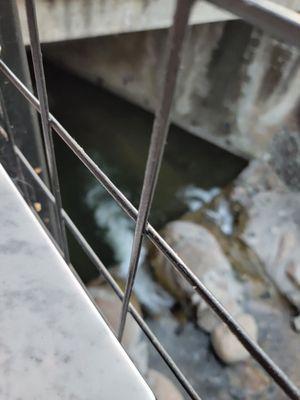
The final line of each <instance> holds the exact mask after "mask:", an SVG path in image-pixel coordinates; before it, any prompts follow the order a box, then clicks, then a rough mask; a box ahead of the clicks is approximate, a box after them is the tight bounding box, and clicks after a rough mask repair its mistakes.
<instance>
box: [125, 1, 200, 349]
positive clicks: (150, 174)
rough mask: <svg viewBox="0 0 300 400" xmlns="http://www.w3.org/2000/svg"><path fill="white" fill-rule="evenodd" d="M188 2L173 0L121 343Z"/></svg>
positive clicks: (159, 162) (129, 274)
mask: <svg viewBox="0 0 300 400" xmlns="http://www.w3.org/2000/svg"><path fill="white" fill-rule="evenodd" d="M191 4H192V1H191V0H177V5H176V11H175V15H174V20H173V25H172V27H171V28H170V31H169V35H168V42H167V64H166V69H165V72H164V83H163V91H162V96H161V98H160V102H159V104H158V109H157V112H156V116H155V120H154V124H153V129H152V134H151V142H150V147H149V153H148V160H147V165H146V171H145V177H144V183H143V188H142V194H141V200H140V205H139V213H138V218H137V222H136V228H135V232H134V239H133V244H132V251H131V258H130V264H129V273H128V278H127V282H126V288H125V295H124V300H123V305H122V314H121V320H120V327H119V333H118V338H119V340H120V341H121V340H122V336H123V332H124V327H125V323H126V315H127V311H128V305H129V301H130V296H131V292H132V288H133V284H134V279H135V275H136V271H137V268H138V261H139V256H140V252H141V246H142V241H143V235H144V230H145V226H146V223H147V219H148V216H149V212H150V208H151V203H152V199H153V194H154V191H155V187H156V182H157V177H158V173H159V169H160V165H161V161H162V157H163V152H164V147H165V143H166V138H167V134H168V129H169V120H170V111H171V105H172V100H173V96H174V92H175V87H176V79H177V74H178V69H179V65H180V58H181V50H182V47H183V41H184V36H185V32H186V28H187V25H188V18H189V13H190V9H191Z"/></svg>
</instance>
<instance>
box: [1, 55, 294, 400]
mask: <svg viewBox="0 0 300 400" xmlns="http://www.w3.org/2000/svg"><path fill="white" fill-rule="evenodd" d="M0 71H1V72H2V73H3V74H4V75H5V76H6V77H7V78H8V79H9V80H10V81H11V82H12V83H13V84H14V86H15V87H16V88H17V89H18V90H19V91H20V93H22V95H23V96H24V97H25V98H26V99H27V100H28V101H29V102H30V103H31V104H32V105H33V107H34V108H35V109H36V110H37V111H39V112H41V107H40V103H39V101H38V99H37V98H36V97H35V96H34V95H33V94H32V93H31V92H30V90H29V89H28V88H27V87H26V86H25V85H24V84H23V83H22V82H21V81H20V79H19V78H18V77H17V76H16V75H15V74H14V73H13V72H12V71H11V70H10V69H9V68H8V66H7V65H6V64H5V63H4V62H3V60H1V59H0ZM50 122H51V126H52V128H53V129H54V131H55V132H56V133H57V134H58V135H59V136H60V137H61V139H62V140H63V141H64V142H65V143H66V144H67V146H68V147H69V148H70V149H71V150H72V151H73V153H74V154H75V155H76V156H77V157H78V158H79V159H80V160H81V161H82V163H83V164H84V165H85V166H86V167H87V169H88V170H89V171H90V172H91V173H92V174H93V176H94V177H95V178H96V179H97V181H98V182H99V183H101V185H102V186H103V187H104V188H105V189H106V190H107V192H108V193H110V195H111V196H112V197H113V198H114V199H115V201H116V202H117V204H118V205H119V206H120V207H121V208H122V209H123V210H124V212H125V213H126V214H127V215H128V216H129V217H130V218H132V219H133V220H134V221H136V219H137V215H138V211H137V209H136V208H135V207H134V206H133V205H132V204H131V203H130V201H129V200H128V199H127V198H126V197H125V196H124V194H123V193H122V192H121V191H120V190H119V189H118V188H117V187H116V186H115V185H114V184H113V182H112V181H111V180H110V179H109V178H108V177H107V176H106V175H105V174H104V172H103V171H102V170H101V169H100V168H99V166H98V165H97V164H96V163H95V162H94V161H93V160H92V159H91V157H90V156H89V155H88V154H87V153H86V152H85V151H84V150H83V148H82V147H81V146H80V145H79V144H78V143H77V142H76V140H75V139H74V138H73V137H72V136H71V135H70V134H69V133H68V131H67V130H66V129H65V128H64V127H63V126H62V125H61V124H60V123H59V122H58V121H57V119H56V118H55V117H54V116H53V115H51V114H50ZM145 232H146V234H147V236H148V238H149V239H150V240H151V241H152V243H153V244H154V245H155V246H156V247H157V248H158V249H159V250H160V251H161V252H162V253H163V254H164V255H165V257H166V258H167V259H168V260H169V261H170V263H171V265H172V266H173V268H174V269H175V270H176V271H178V273H180V275H181V276H182V277H183V278H184V279H185V280H186V281H187V282H189V283H190V284H191V286H192V287H193V289H194V290H195V292H197V293H198V294H199V295H200V296H201V297H202V298H203V299H204V301H205V302H206V303H207V304H208V305H209V306H210V307H211V308H212V309H213V310H214V312H215V313H216V314H217V315H218V316H219V317H220V319H221V320H222V321H223V322H224V323H225V324H226V325H227V326H228V328H229V329H230V330H231V332H232V333H233V334H234V335H235V336H236V337H237V338H238V340H239V341H240V342H241V343H242V344H243V346H244V347H245V348H246V349H247V350H248V351H249V353H250V354H251V355H252V357H253V358H254V359H255V360H256V361H257V362H258V363H259V364H260V365H261V366H262V368H263V369H264V370H265V371H266V372H267V373H268V374H269V375H270V376H271V378H272V379H273V380H274V381H275V382H276V383H277V384H278V386H279V387H281V388H282V390H283V391H284V392H285V394H286V395H287V396H288V397H289V398H290V399H293V400H299V399H300V390H299V389H298V388H297V386H296V385H295V384H294V383H293V382H292V381H291V380H290V379H289V377H288V376H287V375H286V374H285V373H284V372H283V371H282V370H281V368H279V366H278V365H277V364H275V363H274V361H273V360H272V359H271V358H270V357H269V356H268V355H267V354H266V353H265V352H264V350H263V349H262V348H261V347H260V346H259V345H258V344H257V343H256V342H255V341H253V340H252V339H251V338H250V337H249V335H248V334H247V333H246V332H245V330H244V329H243V328H241V326H240V325H239V324H238V323H237V322H236V321H235V319H234V318H233V317H232V316H231V314H230V313H229V312H228V311H227V310H226V309H225V308H224V307H223V305H222V304H221V303H220V302H219V301H218V300H217V298H216V297H215V296H214V295H213V294H212V293H211V292H210V291H209V290H208V289H207V287H206V286H205V285H204V284H203V283H202V282H201V281H200V280H199V278H197V277H196V276H195V274H193V272H192V271H191V270H190V269H189V268H188V267H187V265H186V264H185V263H184V262H183V260H182V259H181V258H180V257H179V256H178V255H177V254H176V253H175V251H174V250H173V249H172V248H171V247H170V246H169V245H168V243H167V242H166V241H165V240H164V239H163V238H162V237H161V236H160V235H159V234H158V233H157V232H156V230H155V229H154V228H153V227H152V226H151V225H150V224H149V223H147V224H146V228H145Z"/></svg>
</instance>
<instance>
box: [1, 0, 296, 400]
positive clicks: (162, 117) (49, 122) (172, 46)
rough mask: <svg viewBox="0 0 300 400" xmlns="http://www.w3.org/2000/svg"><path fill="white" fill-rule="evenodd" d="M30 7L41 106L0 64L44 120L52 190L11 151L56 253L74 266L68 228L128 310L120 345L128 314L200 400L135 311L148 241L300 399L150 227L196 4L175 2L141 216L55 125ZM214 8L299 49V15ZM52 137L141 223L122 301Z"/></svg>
mask: <svg viewBox="0 0 300 400" xmlns="http://www.w3.org/2000/svg"><path fill="white" fill-rule="evenodd" d="M25 3H26V13H27V20H28V29H29V33H30V45H31V54H32V59H33V66H34V75H35V81H36V87H37V93H38V98H37V97H35V96H34V95H33V94H32V92H31V91H30V90H29V89H28V88H27V87H26V86H25V85H24V84H23V83H22V82H21V81H20V80H19V79H18V77H17V76H16V75H15V74H14V73H13V72H12V70H11V69H10V68H9V66H8V65H6V63H5V62H4V61H3V60H2V59H0V71H1V73H2V74H3V75H4V76H5V77H6V78H7V79H8V80H9V81H10V82H11V83H12V84H13V85H14V86H15V87H16V88H17V89H18V91H19V92H20V93H21V94H22V95H23V96H24V97H25V98H26V99H27V101H28V102H29V103H30V104H31V105H32V106H33V107H34V108H35V109H36V110H37V111H38V112H39V113H40V114H41V120H42V130H43V138H44V145H45V150H46V160H47V165H48V169H49V176H50V188H49V187H48V186H47V185H46V184H45V183H44V182H43V180H42V179H41V178H40V176H39V175H38V174H37V173H36V171H35V170H34V168H33V167H32V166H31V164H30V163H29V161H28V160H27V159H26V157H25V156H24V154H23V152H22V151H21V150H20V148H19V147H18V146H17V145H16V144H13V149H14V152H15V155H16V157H17V158H18V160H19V161H20V162H21V163H22V165H23V166H24V167H25V169H26V170H27V171H28V173H30V175H31V176H32V178H33V179H34V180H35V182H36V183H37V184H38V185H39V187H40V189H41V190H42V191H43V192H44V194H45V195H46V196H47V198H48V199H49V201H50V202H51V203H53V204H54V205H55V208H56V214H55V215H56V218H57V220H58V226H59V237H58V243H57V245H58V246H59V248H60V250H61V253H62V254H63V256H64V258H65V260H66V262H67V263H68V264H69V263H70V259H69V253H68V244H67V238H66V232H65V228H66V227H67V228H68V230H69V231H70V232H71V233H72V234H73V236H74V237H75V239H76V240H77V241H78V243H79V244H80V245H81V247H82V249H83V250H84V252H85V253H86V254H87V256H88V257H89V259H90V260H91V261H92V262H93V264H94V265H95V266H96V267H97V269H98V270H99V272H101V274H102V275H103V277H104V278H105V279H106V281H107V282H108V283H109V285H110V286H111V287H112V289H113V290H114V292H115V293H116V294H117V296H118V297H119V298H120V300H121V301H122V302H123V303H122V314H121V319H120V327H119V332H118V338H119V340H120V341H122V336H123V332H124V326H125V323H126V318H127V314H128V312H129V313H130V314H131V315H132V316H133V318H134V319H135V320H136V322H137V323H138V325H139V326H140V327H141V329H142V330H143V332H144V333H145V334H146V336H147V337H148V339H149V340H150V342H151V343H152V345H153V346H154V347H155V348H156V350H157V351H158V353H159V354H160V355H161V357H162V359H163V360H164V361H165V363H166V364H167V365H168V367H169V368H170V369H171V371H172V372H173V373H174V375H175V376H176V378H177V379H178V381H179V383H180V384H181V386H182V387H183V388H184V390H185V391H186V393H187V394H188V395H189V397H190V398H191V399H197V400H199V399H200V396H199V395H198V394H197V393H196V391H195V390H194V389H193V387H192V385H191V384H190V382H189V380H188V379H187V378H186V377H185V376H184V375H183V373H182V372H181V371H180V369H179V368H178V366H177V365H176V364H175V362H174V361H173V360H172V358H171V357H170V355H169V354H168V353H167V351H166V350H165V349H164V347H163V346H162V345H161V343H160V341H159V340H158V338H157V337H156V336H155V335H154V334H153V332H152V331H151V330H150V328H149V327H148V325H147V324H146V322H145V321H144V320H143V319H142V317H141V316H140V315H139V314H138V312H137V311H136V310H135V308H134V307H133V306H132V305H131V304H130V297H131V294H132V290H133V286H134V280H135V275H136V272H137V268H138V261H139V256H140V250H141V244H142V240H143V237H144V236H147V237H148V238H149V239H150V240H151V241H152V242H153V244H154V245H155V246H156V247H157V248H158V249H159V250H160V251H161V252H162V253H163V254H164V255H165V257H166V258H167V259H168V260H169V261H170V263H171V265H172V266H173V268H174V269H175V270H176V271H178V272H179V273H180V274H181V275H182V276H183V278H184V279H185V280H186V281H187V282H189V284H190V285H191V286H192V287H193V289H194V290H195V292H197V293H198V294H199V295H200V296H201V297H202V298H203V299H204V300H205V301H206V302H207V303H208V305H209V306H210V307H211V308H212V309H213V310H214V311H215V313H216V314H217V315H218V316H219V317H220V318H221V320H222V321H223V322H224V323H225V324H226V325H227V326H228V328H229V329H230V330H231V332H232V333H233V334H234V335H235V336H236V337H237V338H238V340H239V341H240V342H241V343H242V344H243V345H244V347H245V348H246V349H247V350H248V352H249V353H250V354H251V355H252V357H253V358H254V359H255V360H256V361H257V362H258V363H259V364H260V365H261V366H262V367H263V368H264V370H265V371H266V372H267V373H268V374H269V375H270V376H271V377H272V379H273V380H274V382H276V383H277V384H278V386H279V387H281V389H282V390H283V391H284V392H285V393H286V395H287V396H288V397H289V398H291V399H300V391H299V389H298V388H297V387H296V386H295V384H294V383H293V382H292V381H291V380H290V379H289V378H288V377H287V376H286V374H285V373H284V372H283V371H282V370H281V369H280V368H279V367H278V365H276V364H275V363H274V362H273V361H272V360H271V359H270V357H269V356H268V355H267V354H266V353H265V352H264V351H263V349H262V348H261V347H260V346H259V345H258V344H257V343H256V342H254V341H253V340H252V339H251V338H250V337H249V336H248V334H247V333H246V332H245V331H244V330H243V329H242V328H241V327H240V326H239V324H238V323H237V322H236V321H235V319H234V318H233V317H232V316H231V314H230V313H229V312H228V311H227V310H226V309H225V308H224V307H223V306H222V304H220V302H219V301H218V300H217V299H216V297H215V296H214V295H213V293H211V292H210V291H209V290H208V289H207V288H206V286H205V285H204V284H203V283H202V282H201V281H200V280H199V279H198V278H197V277H196V276H195V275H194V274H193V273H192V271H191V270H190V269H189V268H188V266H187V265H186V264H185V263H184V262H183V261H182V260H181V259H180V258H179V256H178V255H177V254H176V253H175V252H174V251H173V250H172V248H171V247H170V246H169V245H168V244H167V243H166V242H165V241H164V239H163V238H162V237H161V236H160V235H159V234H158V233H157V232H156V230H155V229H154V228H153V227H152V226H151V225H150V223H149V222H148V216H149V212H150V209H151V203H152V199H153V195H154V192H155V187H156V181H157V177H158V174H159V170H160V164H161V161H162V158H163V152H164V146H165V142H166V138H167V133H168V128H169V118H170V111H171V105H172V99H173V95H174V91H175V87H176V80H177V74H178V69H179V66H180V55H181V50H182V46H183V42H184V36H185V31H186V28H187V25H188V18H189V13H190V9H191V7H192V3H193V2H192V1H191V0H177V5H176V11H175V15H174V20H173V25H172V26H171V28H170V30H169V35H168V42H167V53H166V55H167V57H166V66H165V70H164V84H163V86H162V92H161V94H160V97H159V102H158V108H157V111H156V115H155V120H154V124H153V130H152V134H151V142H150V146H149V152H148V160H147V165H146V169H145V176H144V183H143V188H142V192H141V199H140V205H139V209H138V210H137V209H136V208H135V207H134V206H133V205H132V204H131V203H130V202H129V200H128V199H127V198H126V197H125V196H124V194H123V193H122V192H121V191H120V190H119V189H118V188H117V187H116V186H115V185H114V184H113V183H112V182H111V181H110V179H109V178H108V177H107V176H106V175H105V174H104V172H103V171H102V170H101V168H100V167H99V166H98V165H97V164H96V163H95V162H94V161H93V160H92V159H91V157H90V156H89V155H88V154H87V153H86V152H85V151H84V150H83V149H82V148H81V147H80V145H79V144H78V143H77V142H76V141H75V140H74V138H73V137H72V136H71V135H70V134H69V133H68V132H67V130H66V129H65V128H64V127H63V126H62V125H61V124H60V123H59V122H58V121H57V119H55V117H54V116H53V115H52V114H50V112H49V107H48V99H47V90H46V81H45V76H44V70H43V62H42V53H41V45H40V41H39V34H38V25H37V18H36V11H35V6H34V0H25ZM212 3H215V4H217V5H220V6H222V7H223V8H225V9H227V10H229V11H231V12H234V13H236V14H237V15H239V16H241V17H243V18H244V19H246V20H248V21H249V22H251V23H253V24H254V25H256V26H258V27H260V28H262V29H265V30H267V31H268V32H269V33H272V34H275V35H276V36H277V37H278V38H281V39H283V40H285V41H287V42H288V43H289V44H292V45H297V46H300V18H299V16H298V15H297V13H295V12H292V11H287V10H286V9H285V8H283V7H280V6H277V5H274V4H273V3H271V2H269V1H267V0H222V1H221V0H212ZM52 132H56V133H57V134H58V135H59V136H60V138H61V139H62V140H63V141H64V142H65V143H66V145H67V146H68V147H69V149H70V150H71V151H72V152H73V153H74V154H75V155H76V156H77V157H78V158H79V159H80V160H81V161H82V163H83V164H84V165H85V166H86V167H87V168H88V170H89V171H90V172H91V173H92V174H93V175H94V177H95V178H96V179H97V180H98V182H99V183H100V184H101V185H102V186H103V187H104V188H105V189H106V190H107V191H108V193H110V195H111V196H112V197H113V198H114V200H115V201H116V202H117V204H118V205H119V206H120V207H121V208H122V209H123V210H124V212H125V213H126V214H127V215H128V216H129V217H130V218H131V219H133V220H134V221H135V222H136V224H135V234H134V240H133V245H132V252H131V259H130V266H129V274H128V278H127V282H126V288H125V292H124V293H123V292H122V290H121V289H120V288H119V286H118V284H117V283H116V282H115V280H114V279H113V277H112V276H111V274H110V273H109V271H108V270H107V269H106V267H105V266H104V265H103V263H102V262H101V260H100V259H99V257H98V256H97V254H96V253H95V251H94V250H93V249H92V248H91V246H90V245H89V244H88V242H87V241H86V239H85V238H84V236H83V235H82V234H81V233H80V230H79V229H78V228H77V227H76V225H75V224H74V223H73V221H72V220H71V218H70V217H69V216H68V214H67V212H66V211H65V210H64V209H63V208H62V201H61V195H60V189H59V182H58V175H57V169H56V163H55V154H54V147H53V139H52Z"/></svg>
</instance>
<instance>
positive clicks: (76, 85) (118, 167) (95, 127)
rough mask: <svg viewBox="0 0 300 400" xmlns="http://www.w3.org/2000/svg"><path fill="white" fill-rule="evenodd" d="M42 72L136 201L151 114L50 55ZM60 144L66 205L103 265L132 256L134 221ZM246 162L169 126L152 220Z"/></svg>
mask: <svg viewBox="0 0 300 400" xmlns="http://www.w3.org/2000/svg"><path fill="white" fill-rule="evenodd" d="M45 72H46V78H47V86H48V92H49V101H50V109H51V112H53V114H54V115H55V116H56V117H57V118H58V120H59V121H60V122H61V123H62V124H63V125H64V126H65V127H66V128H67V129H68V131H69V132H70V133H71V134H72V136H73V137H74V138H75V139H76V140H77V141H78V142H79V143H80V145H82V147H83V148H84V149H85V150H86V151H87V153H88V154H90V155H91V157H92V158H93V159H94V160H95V161H96V162H97V164H98V165H99V166H100V167H101V168H102V169H103V171H104V172H105V173H106V174H107V175H108V176H109V178H110V179H111V180H112V181H113V182H114V183H115V184H116V185H117V186H118V187H119V188H120V189H121V190H122V191H123V192H124V193H125V194H126V195H127V197H128V198H129V199H130V200H131V201H132V202H133V204H134V205H135V206H137V205H138V202H139V196H140V190H141V185H142V180H143V173H144V167H145V163H146V157H147V148H148V145H149V138H150V133H151V127H152V122H153V115H152V114H150V113H148V112H146V111H144V110H142V109H140V108H138V107H136V106H134V105H132V104H130V103H128V102H127V101H124V100H122V99H121V98H119V97H117V96H115V95H113V94H111V93H109V92H107V91H106V90H104V89H102V88H99V87H96V86H94V85H92V84H90V83H88V82H86V81H84V80H82V79H79V78H77V77H75V76H72V75H71V74H69V73H67V72H65V71H64V70H62V69H59V68H58V67H56V66H54V65H52V64H51V63H49V62H46V66H45ZM55 144H56V152H57V162H58V168H59V174H60V181H61V186H62V195H63V203H64V206H65V208H66V209H67V210H68V211H69V213H70V215H71V217H72V218H73V219H74V221H75V223H76V224H78V225H79V227H80V228H81V231H82V232H83V234H84V235H85V236H86V237H87V239H88V240H89V242H90V243H91V245H92V246H93V247H94V249H95V250H96V251H97V252H98V254H99V256H100V257H101V259H102V260H103V262H104V263H105V264H106V265H108V266H109V265H114V264H115V263H121V262H127V259H128V254H129V252H130V244H131V240H132V236H131V232H132V228H133V227H132V223H131V222H130V221H129V220H128V219H127V217H125V216H124V215H123V212H122V211H120V210H119V208H118V207H117V206H116V205H115V203H114V201H113V200H111V199H110V197H109V196H108V195H107V194H106V193H105V191H104V190H103V189H102V188H101V187H100V185H99V184H98V183H97V182H96V180H95V179H94V178H93V177H92V175H91V174H90V173H89V172H88V171H87V169H86V168H85V167H84V166H83V165H82V164H81V163H80V162H79V161H78V160H77V159H76V157H75V156H74V155H73V154H72V152H71V151H70V150H68V149H67V148H66V146H65V145H64V144H63V143H62V142H61V141H60V139H57V140H56V141H55ZM245 165H246V162H245V161H244V160H242V159H240V158H238V157H236V156H234V155H231V154H229V153H228V152H226V151H224V150H222V149H219V148H217V147H216V146H214V145H211V144H209V143H207V142H205V141H203V140H201V139H199V138H196V137H194V136H192V135H190V134H188V133H186V132H185V131H183V130H182V129H179V128H178V127H176V126H171V128H170V133H169V137H168V142H167V146H166V151H165V156H164V160H163V164H162V168H161V172H160V176H159V182H158V186H157V190H156V194H155V198H154V203H153V207H152V211H151V216H150V221H151V223H152V224H153V225H154V226H155V227H156V228H157V229H159V228H161V227H162V226H163V225H164V224H165V223H166V222H167V221H170V220H173V219H176V218H178V217H179V216H180V215H182V214H183V213H184V212H185V211H186V210H187V206H186V204H185V203H184V201H183V200H182V198H180V196H179V195H178V194H179V193H180V191H181V190H183V189H184V188H186V187H188V186H193V187H198V188H202V189H205V190H208V189H211V188H213V187H223V186H224V185H226V184H228V183H229V182H230V181H232V180H233V179H234V178H235V177H236V176H237V174H238V173H239V172H240V171H241V170H242V169H243V168H244V167H245ZM128 232H129V234H128ZM71 251H72V254H73V258H74V259H75V260H76V262H75V265H76V268H77V269H78V272H79V274H80V276H81V277H82V279H83V280H84V281H87V280H88V279H90V278H91V277H93V276H95V275H96V271H95V270H94V269H93V268H92V267H91V266H90V265H89V264H88V262H87V260H86V258H85V257H84V256H83V254H82V253H81V251H80V249H78V246H76V245H75V243H73V241H72V242H71Z"/></svg>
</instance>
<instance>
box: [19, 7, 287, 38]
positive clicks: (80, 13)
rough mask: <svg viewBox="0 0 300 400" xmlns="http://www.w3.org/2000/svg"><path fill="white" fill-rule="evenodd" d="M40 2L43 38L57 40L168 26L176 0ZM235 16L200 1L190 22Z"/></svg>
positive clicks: (202, 21) (205, 21) (24, 27)
mask: <svg viewBox="0 0 300 400" xmlns="http://www.w3.org/2000/svg"><path fill="white" fill-rule="evenodd" d="M282 1H284V0H281V2H282ZM290 2H291V1H290ZM36 4H37V14H38V19H39V29H40V37H41V41H42V42H56V41H62V40H69V39H81V38H88V37H95V36H102V35H110V34H116V33H125V32H135V31H145V30H151V29H160V28H166V27H168V26H170V24H171V21H172V16H173V10H174V5H175V0H126V1H125V0H124V1H123V0H122V1H120V0H100V1H99V0H38V1H36ZM18 5H19V9H20V17H21V25H22V27H23V32H24V37H25V43H28V42H29V39H28V32H27V27H26V16H25V8H24V0H18ZM233 18H235V17H234V16H233V15H232V14H230V13H229V12H227V11H224V10H221V9H219V8H217V7H215V6H213V5H211V4H209V3H208V2H206V1H201V2H200V1H198V2H197V3H196V4H195V6H194V8H193V12H192V15H191V18H190V23H191V24H202V23H208V22H214V21H224V20H228V19H233Z"/></svg>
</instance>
